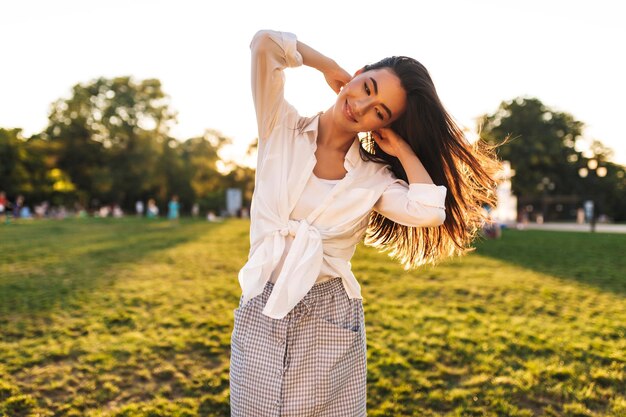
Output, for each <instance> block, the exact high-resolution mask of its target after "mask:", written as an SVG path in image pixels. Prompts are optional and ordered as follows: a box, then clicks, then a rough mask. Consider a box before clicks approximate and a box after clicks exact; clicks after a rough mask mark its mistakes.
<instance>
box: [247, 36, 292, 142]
mask: <svg viewBox="0 0 626 417" xmlns="http://www.w3.org/2000/svg"><path fill="white" fill-rule="evenodd" d="M250 49H251V52H252V74H251V75H252V77H251V81H252V98H253V100H254V107H255V111H256V117H257V125H258V130H259V140H265V139H266V138H267V137H268V136H269V134H270V133H271V131H272V129H274V127H275V126H276V125H277V123H279V122H280V120H281V119H284V118H285V117H286V116H288V114H289V113H292V112H295V113H296V114H297V111H296V109H295V108H294V107H293V106H292V105H291V104H289V103H288V102H287V101H286V100H285V98H284V85H285V74H284V72H283V70H284V69H285V68H287V67H297V66H300V65H302V63H303V62H302V55H301V54H300V53H299V52H298V49H297V38H296V35H294V34H293V33H290V32H277V31H273V30H260V31H258V32H257V33H256V34H255V35H254V37H253V38H252V42H251V43H250Z"/></svg>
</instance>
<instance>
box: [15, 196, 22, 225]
mask: <svg viewBox="0 0 626 417" xmlns="http://www.w3.org/2000/svg"><path fill="white" fill-rule="evenodd" d="M23 206H24V196H23V195H21V194H20V195H18V196H17V198H16V199H15V204H13V218H15V219H19V217H20V213H21V212H22V207H23Z"/></svg>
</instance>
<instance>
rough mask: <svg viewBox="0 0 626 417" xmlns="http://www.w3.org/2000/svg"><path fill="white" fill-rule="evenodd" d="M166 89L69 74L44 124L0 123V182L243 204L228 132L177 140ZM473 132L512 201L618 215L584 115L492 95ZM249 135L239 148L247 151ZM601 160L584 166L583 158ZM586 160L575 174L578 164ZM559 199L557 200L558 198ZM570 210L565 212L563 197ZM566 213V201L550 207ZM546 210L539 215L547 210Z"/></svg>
mask: <svg viewBox="0 0 626 417" xmlns="http://www.w3.org/2000/svg"><path fill="white" fill-rule="evenodd" d="M175 123H176V114H175V112H173V111H172V109H171V107H170V103H169V98H168V96H167V95H166V94H165V93H164V91H163V89H162V88H161V83H160V81H159V80H157V79H147V80H135V79H133V78H131V77H117V78H111V79H108V78H99V79H95V80H92V81H90V82H88V83H84V84H76V85H75V86H74V87H73V88H72V94H71V96H70V97H69V98H61V99H59V100H57V101H55V102H54V103H52V105H51V107H50V112H49V116H48V125H47V127H46V128H45V129H44V130H43V131H42V132H39V133H37V134H34V135H32V136H30V137H24V136H23V134H22V130H21V129H19V128H14V129H3V128H0V191H5V192H6V194H7V195H8V196H9V197H10V198H13V199H14V198H15V197H16V196H17V195H22V196H24V197H25V200H26V202H27V204H28V203H30V204H33V203H37V202H41V201H49V202H50V204H52V205H65V206H69V207H72V206H77V205H78V206H81V207H82V208H85V209H87V210H89V209H96V208H98V207H99V206H100V205H102V204H118V205H119V206H121V207H122V208H123V209H125V210H132V209H133V207H134V205H135V202H136V201H137V200H142V201H147V200H148V199H150V198H154V199H155V200H156V201H157V204H158V205H159V206H161V207H165V205H166V204H167V201H168V200H169V198H170V197H171V196H172V195H178V197H179V200H180V202H181V207H182V212H183V213H185V212H189V210H190V208H191V207H192V205H193V204H194V203H197V204H198V205H199V206H200V210H201V211H202V212H203V213H204V212H206V211H207V210H212V211H214V212H216V213H219V212H220V211H221V210H222V209H223V208H225V205H226V203H225V195H226V192H225V191H226V189H227V188H231V187H235V188H240V189H242V191H243V204H244V206H249V204H250V200H251V198H252V192H253V188H254V170H253V169H251V168H249V167H246V166H241V165H238V164H236V163H229V164H228V168H229V169H230V171H229V172H228V173H227V174H223V173H221V172H220V171H219V170H218V168H217V167H218V161H219V160H220V157H219V155H218V152H219V150H220V149H221V147H223V146H224V145H226V144H229V143H231V140H230V139H229V138H227V137H225V136H223V135H222V134H221V133H220V132H219V131H216V130H212V129H207V130H206V131H205V133H204V134H203V135H202V136H199V137H193V138H188V139H186V140H182V141H181V140H177V139H175V138H174V137H172V136H171V135H170V129H171V127H172V126H173V125H174V124H175ZM480 125H481V132H480V135H481V137H482V138H484V139H485V140H487V141H488V142H492V143H499V142H501V141H502V140H503V138H505V137H508V138H509V140H508V141H507V142H506V143H505V144H504V145H502V146H500V147H499V148H498V155H499V157H500V158H501V159H503V160H508V161H510V162H511V166H512V168H513V169H514V170H515V176H514V177H513V178H512V189H513V193H514V194H515V195H517V196H518V199H519V201H520V204H530V203H532V204H539V205H540V204H541V202H542V201H543V208H542V209H543V210H546V207H547V206H546V205H545V202H546V201H550V202H552V203H554V204H556V205H557V206H558V202H559V201H562V203H563V204H565V205H566V206H567V205H568V204H569V206H576V205H578V206H579V205H580V204H581V202H582V201H583V200H584V199H586V198H594V199H595V200H596V201H598V204H600V210H601V211H602V212H603V213H605V214H606V215H608V216H609V217H611V218H613V219H614V220H616V221H624V220H626V192H625V191H626V172H625V168H624V167H623V166H621V165H618V164H615V163H612V162H611V161H610V159H611V157H612V154H611V151H610V149H608V148H606V147H605V146H603V145H602V143H601V142H599V141H594V143H593V144H592V146H591V153H592V154H591V155H585V154H584V153H583V152H581V151H579V150H577V146H576V145H577V142H578V141H579V140H582V132H583V128H584V124H583V123H582V122H580V121H577V120H575V119H574V117H573V116H571V115H570V114H568V113H564V112H559V111H555V110H553V109H550V108H549V107H547V106H546V105H544V104H543V103H542V102H541V101H540V100H538V99H536V98H515V99H513V100H510V101H505V102H502V103H501V104H500V106H499V108H498V109H497V110H496V111H495V112H494V113H492V114H485V115H484V116H482V117H481V118H480ZM255 147H256V141H253V142H251V144H250V146H249V148H248V153H252V152H254V150H255ZM591 159H593V160H595V161H596V162H595V164H596V165H598V166H600V167H602V170H603V171H602V173H604V175H598V173H599V172H600V171H598V169H597V168H596V169H591V168H589V167H590V166H591V165H590V163H589V161H590V160H591ZM583 168H584V169H585V170H587V175H585V176H583V175H582V173H584V172H583V171H581V169H583ZM563 204H561V206H563ZM569 208H570V213H571V207H569ZM550 210H551V211H552V212H553V213H554V215H556V216H558V215H560V216H561V218H564V217H567V216H568V214H567V213H566V212H567V210H563V207H561V210H560V211H561V212H562V213H560V214H559V213H557V212H558V211H559V209H558V208H557V209H554V208H550ZM547 218H548V219H549V218H550V217H549V216H548V217H547Z"/></svg>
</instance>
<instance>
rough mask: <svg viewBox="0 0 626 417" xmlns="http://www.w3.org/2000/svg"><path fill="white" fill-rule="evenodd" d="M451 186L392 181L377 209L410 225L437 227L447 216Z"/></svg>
mask: <svg viewBox="0 0 626 417" xmlns="http://www.w3.org/2000/svg"><path fill="white" fill-rule="evenodd" d="M446 192H447V188H446V187H445V186H443V185H435V184H420V183H413V184H407V182H406V181H404V180H402V179H396V180H395V181H394V182H392V183H391V184H390V185H389V186H387V188H386V189H385V191H384V192H383V194H382V195H381V196H380V198H379V199H378V200H377V201H376V203H375V205H374V207H373V209H374V211H376V212H378V213H380V214H382V215H383V216H385V217H387V218H388V219H389V220H391V221H393V222H395V223H398V224H402V225H404V226H410V227H436V226H440V225H442V224H443V222H444V221H445V220H446V210H445V201H446Z"/></svg>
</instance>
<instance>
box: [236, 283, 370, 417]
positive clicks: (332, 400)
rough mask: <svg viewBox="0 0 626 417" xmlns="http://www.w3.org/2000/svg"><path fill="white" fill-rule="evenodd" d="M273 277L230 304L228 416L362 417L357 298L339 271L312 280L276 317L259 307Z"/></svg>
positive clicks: (362, 350) (361, 326)
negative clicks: (250, 296)
mask: <svg viewBox="0 0 626 417" xmlns="http://www.w3.org/2000/svg"><path fill="white" fill-rule="evenodd" d="M273 287H274V284H273V283H271V282H269V281H268V282H267V283H266V284H265V288H264V290H263V293H261V294H259V295H258V296H256V297H254V298H253V299H251V300H250V301H249V302H248V303H247V304H246V305H244V306H243V307H242V306H241V301H242V299H243V296H242V298H241V299H240V300H239V307H238V308H236V309H235V310H234V315H235V323H234V328H233V331H232V334H231V356H230V370H229V376H230V410H231V414H230V415H231V417H270V416H276V417H312V416H317V417H362V416H365V415H366V379H367V356H366V350H367V349H366V338H365V321H364V315H363V303H362V300H361V299H356V298H355V299H350V298H349V297H348V295H347V294H346V291H345V289H344V287H343V284H342V281H341V278H340V277H336V278H332V279H330V280H327V281H323V282H319V283H316V284H315V285H314V286H313V287H312V288H311V290H310V291H309V292H308V294H307V295H306V296H305V297H304V298H303V299H302V300H300V302H299V303H298V304H297V305H296V306H295V307H294V308H293V309H292V310H291V311H290V312H289V313H288V314H287V315H286V316H285V317H283V318H282V319H273V318H271V317H267V316H265V315H263V314H262V313H261V311H262V310H263V307H264V306H265V303H266V302H267V298H268V297H269V295H270V294H271V292H272V288H273Z"/></svg>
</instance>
